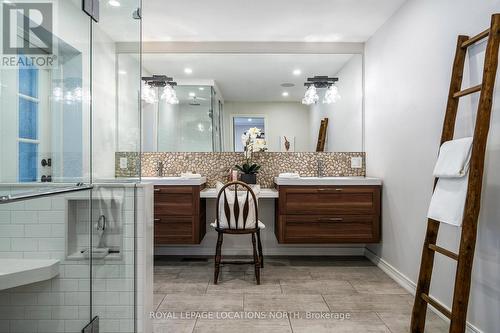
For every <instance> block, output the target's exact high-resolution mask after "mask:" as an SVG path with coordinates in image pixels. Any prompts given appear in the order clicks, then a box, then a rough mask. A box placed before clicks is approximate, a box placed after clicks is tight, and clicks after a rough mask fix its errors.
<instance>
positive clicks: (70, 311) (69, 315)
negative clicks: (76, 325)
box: [52, 305, 83, 329]
mask: <svg viewBox="0 0 500 333" xmlns="http://www.w3.org/2000/svg"><path fill="white" fill-rule="evenodd" d="M52 319H78V306H69V305H65V306H53V307H52ZM81 328H83V326H82V327H80V329H81Z"/></svg>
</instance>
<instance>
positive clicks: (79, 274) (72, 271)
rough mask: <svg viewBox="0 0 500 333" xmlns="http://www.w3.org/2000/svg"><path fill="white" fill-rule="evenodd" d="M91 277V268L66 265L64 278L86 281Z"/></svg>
mask: <svg viewBox="0 0 500 333" xmlns="http://www.w3.org/2000/svg"><path fill="white" fill-rule="evenodd" d="M89 276H90V267H89V266H88V265H65V266H64V277H65V278H67V279H71V278H73V279H75V278H80V279H85V278H87V279H88V278H89Z"/></svg>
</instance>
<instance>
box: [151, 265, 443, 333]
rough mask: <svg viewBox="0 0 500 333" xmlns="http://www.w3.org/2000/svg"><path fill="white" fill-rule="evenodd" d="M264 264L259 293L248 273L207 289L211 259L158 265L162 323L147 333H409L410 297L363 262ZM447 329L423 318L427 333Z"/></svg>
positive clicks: (233, 269) (227, 271)
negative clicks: (164, 314) (162, 314)
mask: <svg viewBox="0 0 500 333" xmlns="http://www.w3.org/2000/svg"><path fill="white" fill-rule="evenodd" d="M265 259H266V261H265V267H264V269H263V270H262V272H261V279H262V280H261V285H260V286H257V285H256V284H255V278H254V272H253V267H251V266H235V265H226V266H224V267H223V268H222V273H221V276H220V281H219V284H218V285H214V284H213V260H212V259H191V260H188V259H181V258H170V257H162V258H161V259H157V260H156V261H155V276H154V279H155V285H154V292H155V294H154V301H155V306H156V311H158V313H167V314H168V318H159V319H155V320H154V332H155V333H170V332H172V333H173V332H175V333H184V332H186V333H188V332H189V333H192V332H196V333H205V332H211V333H223V332H238V333H250V332H258V333H268V332H272V333H281V332H283V333H285V332H293V333H302V332H314V333H322V332H339V333H343V332H346V333H347V332H349V333H361V332H387V333H403V332H404V333H407V332H409V321H410V313H411V308H412V304H413V297H412V296H411V295H409V294H408V293H407V292H406V291H405V290H404V289H402V288H401V287H400V286H399V285H398V284H396V283H395V282H394V281H393V280H391V279H390V278H389V277H388V276H387V275H386V274H385V273H383V272H382V271H381V270H380V269H379V268H377V267H375V266H373V264H371V262H369V261H368V260H367V259H366V258H358V257H349V258H339V257H334V258H332V257H323V258H318V257H304V258H301V257H289V258H277V257H273V258H265ZM256 313H259V314H260V316H261V317H260V318H253V317H252V316H255V314H256ZM285 313H287V314H288V316H285V315H284V314H285ZM238 314H239V315H238ZM209 315H211V316H212V317H210V318H208V317H207V316H209ZM196 316H198V318H196ZM224 316H231V318H230V319H227V318H225V317H224ZM235 316H237V318H234V317H235ZM244 316H247V318H244ZM272 316H273V317H272ZM312 316H314V317H313V318H311V317H312ZM339 316H340V317H339ZM342 316H343V317H342ZM447 330H448V325H447V323H446V322H444V321H443V320H441V319H440V318H439V317H438V316H436V315H435V314H433V313H431V312H429V315H428V320H427V327H426V332H428V333H441V332H443V333H445V332H447Z"/></svg>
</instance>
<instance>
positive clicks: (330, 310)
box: [321, 294, 332, 312]
mask: <svg viewBox="0 0 500 333" xmlns="http://www.w3.org/2000/svg"><path fill="white" fill-rule="evenodd" d="M321 298H322V299H323V302H325V304H326V307H327V308H328V312H332V309H331V308H330V305H328V302H327V301H326V299H325V296H324V295H323V294H321Z"/></svg>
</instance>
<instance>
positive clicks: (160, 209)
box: [145, 177, 206, 246]
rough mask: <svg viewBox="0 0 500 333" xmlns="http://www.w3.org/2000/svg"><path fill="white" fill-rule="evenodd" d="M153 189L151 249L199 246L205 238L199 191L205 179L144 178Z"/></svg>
mask: <svg viewBox="0 0 500 333" xmlns="http://www.w3.org/2000/svg"><path fill="white" fill-rule="evenodd" d="M145 181H149V182H151V183H153V185H154V242H155V245H157V246H161V245H170V244H200V243H201V241H202V240H203V237H204V236H205V234H206V223H205V220H206V215H205V211H206V209H205V201H204V200H200V191H201V190H202V189H203V188H204V187H205V182H206V178H204V177H203V178H201V179H181V178H180V177H161V178H146V179H145Z"/></svg>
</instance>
